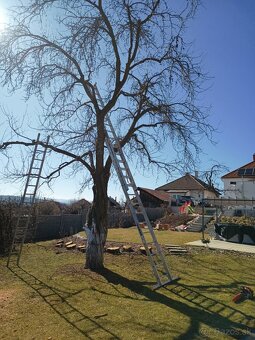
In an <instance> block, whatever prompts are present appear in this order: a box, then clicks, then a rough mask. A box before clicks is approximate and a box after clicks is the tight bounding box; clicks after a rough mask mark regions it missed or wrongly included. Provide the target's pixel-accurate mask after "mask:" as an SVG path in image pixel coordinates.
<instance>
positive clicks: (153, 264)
mask: <svg viewBox="0 0 255 340" xmlns="http://www.w3.org/2000/svg"><path fill="white" fill-rule="evenodd" d="M106 143H107V147H108V150H109V153H110V156H111V158H112V162H113V165H114V167H115V170H116V172H117V175H118V178H119V181H120V184H121V186H122V189H123V192H124V194H125V196H126V200H127V203H128V206H129V209H130V211H131V214H132V217H133V219H134V222H135V224H136V226H137V228H138V231H139V234H140V237H141V239H142V242H143V245H144V248H145V250H146V253H147V255H148V257H149V261H150V264H151V267H152V270H153V273H154V276H155V277H156V279H157V282H158V284H161V279H160V276H159V273H158V271H157V268H156V266H155V263H154V260H153V258H152V254H151V252H150V250H149V247H148V244H147V241H146V239H145V236H144V233H143V231H142V229H141V227H140V224H139V220H138V217H137V214H136V211H135V209H134V207H133V205H132V202H131V200H130V197H129V195H128V193H127V190H126V186H127V184H126V182H125V180H124V178H123V177H122V176H121V170H120V166H119V163H118V162H117V161H116V158H115V157H114V148H113V145H112V143H111V141H110V139H109V138H108V135H107V138H106Z"/></svg>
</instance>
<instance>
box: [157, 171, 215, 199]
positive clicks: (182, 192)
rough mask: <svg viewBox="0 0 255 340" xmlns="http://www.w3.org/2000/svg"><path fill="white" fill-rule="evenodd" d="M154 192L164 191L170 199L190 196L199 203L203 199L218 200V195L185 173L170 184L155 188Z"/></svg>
mask: <svg viewBox="0 0 255 340" xmlns="http://www.w3.org/2000/svg"><path fill="white" fill-rule="evenodd" d="M156 190H160V191H165V192H167V193H169V194H170V195H171V197H173V198H176V199H178V197H180V196H192V197H193V198H194V200H195V201H197V202H200V201H201V200H202V199H203V198H208V199H209V198H210V199H211V198H218V197H219V196H220V193H219V192H218V191H217V190H215V189H214V188H212V187H210V186H209V185H208V184H206V183H205V182H204V181H202V180H201V179H199V178H198V177H197V176H193V175H191V174H190V173H186V175H185V176H182V177H180V178H178V179H176V180H174V181H172V182H170V183H167V184H165V185H162V186H161V187H158V188H156Z"/></svg>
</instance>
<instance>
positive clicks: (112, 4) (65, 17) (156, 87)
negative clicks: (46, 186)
mask: <svg viewBox="0 0 255 340" xmlns="http://www.w3.org/2000/svg"><path fill="white" fill-rule="evenodd" d="M197 4H198V1H197V0H187V1H185V2H183V5H184V6H183V8H181V7H182V4H180V3H179V2H178V3H176V4H174V3H172V2H168V1H160V0H141V1H135V0H104V1H103V0H72V1H70V0H28V1H26V2H23V3H22V2H21V5H20V6H18V7H16V8H15V9H13V12H12V23H11V24H10V25H9V27H8V28H7V30H6V31H5V32H4V33H3V34H1V42H0V50H1V54H0V70H1V76H2V78H1V79H2V85H4V86H8V88H9V90H10V92H12V93H15V91H16V90H18V89H24V90H25V93H26V97H27V98H30V97H31V96H37V97H38V99H39V101H40V103H41V105H42V110H43V111H42V113H40V120H41V122H42V128H43V129H44V131H45V132H46V133H47V134H50V135H51V142H50V145H48V148H49V149H50V150H51V152H56V153H59V154H60V155H62V156H63V158H64V159H63V161H62V162H60V164H58V166H56V168H55V169H54V170H53V171H51V172H49V175H48V177H47V178H48V180H50V179H51V178H53V177H54V176H55V177H56V176H58V175H59V174H60V172H61V171H62V170H63V169H64V168H66V167H67V166H73V168H72V169H73V173H76V172H77V171H80V170H82V171H83V172H84V173H86V177H85V178H84V186H85V185H88V182H89V181H90V182H91V181H92V183H93V195H94V197H93V204H92V208H91V211H90V214H89V216H88V217H89V218H88V223H87V227H88V228H87V229H86V230H87V233H88V245H87V252H86V256H87V258H86V267H88V268H91V269H99V268H101V267H103V251H104V244H105V241H106V237H107V230H108V221H107V209H108V199H107V197H108V195H107V189H108V182H109V178H110V175H111V172H112V161H111V158H110V157H109V154H108V152H107V149H106V146H105V117H106V115H110V117H111V120H112V123H113V125H114V126H115V128H116V132H117V134H118V137H119V140H120V144H121V146H122V147H123V148H124V150H125V152H126V154H127V155H128V158H129V160H130V161H134V162H137V163H136V164H137V166H138V167H139V168H141V169H142V168H146V169H155V168H156V169H159V170H164V171H166V172H168V173H171V171H173V170H176V169H178V167H180V165H184V163H185V164H192V162H193V161H194V159H195V157H196V154H197V153H198V152H199V151H200V148H199V146H198V140H199V138H200V137H201V136H202V135H203V136H205V135H206V137H210V134H211V132H212V127H211V126H210V125H209V124H208V121H207V115H206V114H204V113H203V111H202V110H201V108H200V106H199V105H198V102H197V94H198V93H199V92H200V90H201V84H202V81H203V80H204V76H203V74H202V72H201V70H200V64H199V62H196V61H195V59H193V58H192V56H191V55H190V49H189V46H188V45H186V43H185V41H184V34H183V33H184V31H185V28H186V25H187V22H188V21H189V19H191V18H192V17H193V16H194V14H195V11H196V8H197ZM174 6H175V8H174ZM96 82H97V84H98V88H99V91H100V92H101V94H102V96H103V100H104V105H103V106H101V105H100V102H99V101H98V98H97V96H96V92H95V83H96ZM11 125H12V132H14V134H15V133H16V135H18V136H19V137H20V138H19V140H18V141H16V140H14V138H12V139H10V140H5V141H3V143H2V145H1V148H2V149H3V150H5V151H6V149H7V148H8V147H9V146H10V145H14V144H19V145H24V146H31V145H34V144H35V141H32V140H29V139H28V138H26V139H25V138H24V137H23V138H21V137H22V136H21V134H19V133H18V131H17V129H16V127H15V125H13V124H11ZM15 138H16V137H15ZM170 142H171V143H172V146H173V148H174V149H175V150H176V152H177V155H178V158H176V159H173V158H172V157H171V151H169V154H167V155H165V156H164V158H162V156H161V158H160V152H162V148H163V146H164V145H167V143H170ZM41 144H42V145H45V144H44V143H42V142H41ZM169 145H170V144H169Z"/></svg>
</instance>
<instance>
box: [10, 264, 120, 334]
mask: <svg viewBox="0 0 255 340" xmlns="http://www.w3.org/2000/svg"><path fill="white" fill-rule="evenodd" d="M9 270H10V271H11V272H12V273H13V274H14V275H15V276H17V277H18V278H19V279H20V280H22V281H23V282H25V283H26V284H27V285H28V286H29V287H31V288H32V289H33V290H34V291H36V293H37V294H38V295H39V296H41V297H42V298H43V300H44V301H45V302H46V303H47V304H48V305H49V306H50V307H51V308H52V309H53V310H54V311H55V312H56V313H57V314H58V315H60V317H61V318H63V319H64V320H65V321H67V322H68V323H69V324H70V325H71V326H72V327H74V328H75V329H76V330H78V331H79V332H80V333H81V334H82V335H83V336H85V337H86V338H87V339H94V338H95V335H94V336H93V334H95V332H97V331H98V330H99V331H100V336H101V337H102V338H103V337H104V338H107V339H120V338H119V337H118V336H117V335H115V334H114V333H113V332H111V331H109V330H108V329H106V328H105V327H103V326H102V325H101V324H99V323H98V322H96V321H95V320H94V319H93V318H92V317H89V316H87V315H85V314H83V312H81V311H80V310H78V309H77V308H76V307H74V306H73V305H72V304H71V303H70V302H69V301H67V299H68V298H69V297H70V296H73V295H74V294H77V292H74V293H63V292H60V291H58V290H57V289H55V288H53V287H50V286H48V285H47V284H45V283H44V282H42V281H41V280H39V279H38V278H37V277H36V276H34V275H32V274H30V273H29V272H27V271H26V270H24V269H23V268H21V267H19V266H16V265H15V266H11V267H9ZM78 293H79V292H78Z"/></svg>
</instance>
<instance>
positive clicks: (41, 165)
mask: <svg viewBox="0 0 255 340" xmlns="http://www.w3.org/2000/svg"><path fill="white" fill-rule="evenodd" d="M39 136H40V134H39V135H38V139H37V141H39ZM49 138H50V137H49V136H48V137H47V145H48V142H49ZM36 146H38V144H37V145H36ZM35 151H37V148H36V149H35ZM46 153H47V147H45V148H44V151H43V157H42V159H41V160H40V162H41V164H40V167H39V172H38V174H37V176H36V184H35V187H34V191H33V195H32V200H31V202H30V204H31V206H30V211H29V214H28V217H27V220H26V224H25V227H24V234H23V238H22V242H21V247H20V252H19V255H18V262H17V263H18V264H19V260H20V256H21V252H22V248H23V244H24V243H25V240H26V236H27V231H28V226H29V223H30V220H31V210H32V207H33V205H34V202H35V198H36V193H37V189H38V185H39V181H40V178H41V173H42V168H43V164H44V160H45V157H46ZM34 156H36V152H34ZM34 158H35V157H34ZM32 164H33V160H32V162H31V165H32ZM30 170H32V166H31V167H30ZM30 175H31V172H29V177H30Z"/></svg>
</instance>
